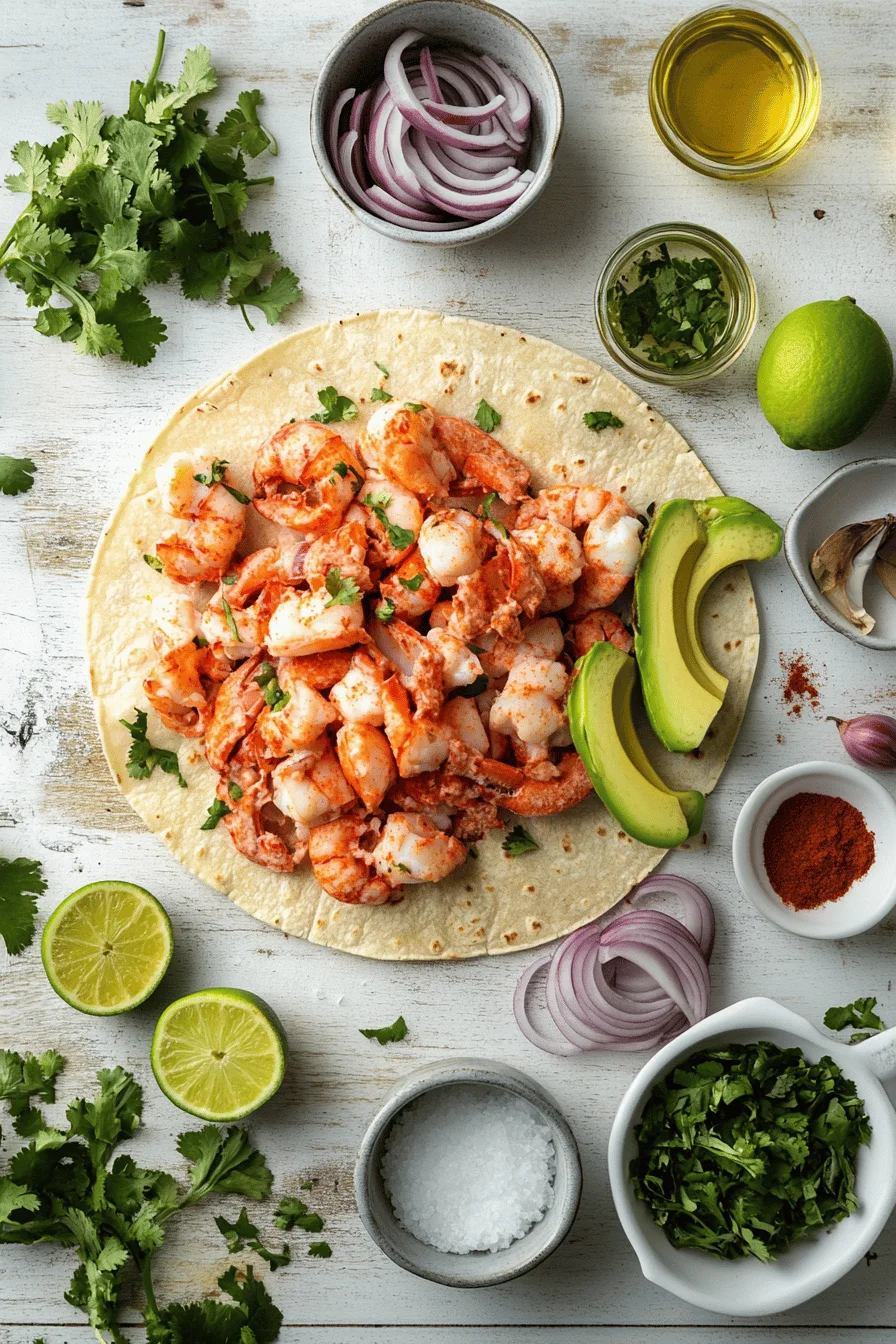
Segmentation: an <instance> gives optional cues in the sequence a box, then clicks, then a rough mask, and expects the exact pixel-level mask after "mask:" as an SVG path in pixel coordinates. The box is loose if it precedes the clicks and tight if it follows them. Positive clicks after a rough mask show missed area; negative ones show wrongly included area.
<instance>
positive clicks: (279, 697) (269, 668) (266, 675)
mask: <svg viewBox="0 0 896 1344" xmlns="http://www.w3.org/2000/svg"><path fill="white" fill-rule="evenodd" d="M255 682H256V685H258V686H260V687H261V688H262V690H263V691H264V702H265V704H266V705H267V706H268V707H269V708H270V710H271V712H272V713H273V714H278V713H279V712H280V710H281V709H285V708H286V706H287V705H288V704H289V702H290V700H291V699H292V696H291V694H290V692H289V691H284V690H281V687H280V683H279V681H278V680H277V673H276V671H275V670H274V665H273V663H268V662H264V663H262V665H261V667H260V668H259V672H258V676H257V677H256V678H255ZM242 796H243V795H242V790H241V791H240V797H241V798H242ZM231 797H233V795H232V794H231Z"/></svg>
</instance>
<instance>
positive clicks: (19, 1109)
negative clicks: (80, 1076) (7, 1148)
mask: <svg viewBox="0 0 896 1344" xmlns="http://www.w3.org/2000/svg"><path fill="white" fill-rule="evenodd" d="M64 1067H65V1060H64V1059H63V1058H62V1055H59V1054H57V1053H56V1051H55V1050H45V1051H44V1053H43V1054H42V1055H39V1056H38V1055H32V1054H27V1055H20V1054H17V1053H16V1051H14V1050H0V1100H2V1101H5V1102H6V1104H7V1105H8V1107H9V1113H10V1115H11V1116H12V1117H13V1127H14V1129H15V1131H16V1133H17V1134H23V1135H28V1136H32V1135H34V1134H36V1133H37V1132H38V1131H40V1130H42V1129H43V1127H44V1122H43V1116H42V1115H41V1112H40V1111H39V1110H38V1109H37V1108H36V1107H35V1106H34V1105H33V1104H32V1103H33V1101H34V1098H35V1097H36V1098H37V1099H38V1100H39V1101H44V1102H52V1101H55V1100H56V1077H57V1074H59V1073H61V1072H62V1070H63V1068H64ZM2 1221H3V1220H2V1219H0V1222H2Z"/></svg>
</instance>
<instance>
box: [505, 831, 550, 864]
mask: <svg viewBox="0 0 896 1344" xmlns="http://www.w3.org/2000/svg"><path fill="white" fill-rule="evenodd" d="M501 848H502V849H503V851H504V853H505V854H509V855H510V857H511V858H512V859H516V858H519V856H520V855H521V854H531V852H532V850H534V849H540V848H541V846H540V845H539V844H538V842H537V841H535V840H533V839H532V836H531V835H530V834H529V832H528V831H527V830H525V829H524V828H523V827H522V826H514V828H513V830H512V831H509V832H508V834H507V835H505V837H504V839H503V841H502V842H501Z"/></svg>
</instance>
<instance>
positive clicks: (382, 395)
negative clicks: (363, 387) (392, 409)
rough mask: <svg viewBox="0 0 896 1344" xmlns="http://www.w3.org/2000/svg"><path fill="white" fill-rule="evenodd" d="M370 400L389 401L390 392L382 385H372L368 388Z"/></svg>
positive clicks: (390, 397)
mask: <svg viewBox="0 0 896 1344" xmlns="http://www.w3.org/2000/svg"><path fill="white" fill-rule="evenodd" d="M370 400H371V401H391V400H392V393H391V392H387V391H386V389H385V388H384V387H372V388H371V389H370Z"/></svg>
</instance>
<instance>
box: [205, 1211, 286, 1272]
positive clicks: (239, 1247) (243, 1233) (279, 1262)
mask: <svg viewBox="0 0 896 1344" xmlns="http://www.w3.org/2000/svg"><path fill="white" fill-rule="evenodd" d="M215 1226H216V1227H217V1229H218V1231H219V1232H220V1233H221V1236H222V1237H223V1238H224V1240H225V1241H226V1242H227V1250H228V1251H229V1252H230V1254H231V1255H238V1254H239V1252H240V1251H243V1250H245V1248H246V1247H247V1246H248V1247H249V1250H250V1251H254V1252H255V1254H256V1255H260V1256H261V1258H262V1260H265V1261H266V1262H267V1263H268V1264H269V1265H270V1267H271V1269H281V1268H282V1267H283V1265H288V1264H289V1262H290V1260H291V1259H292V1252H291V1251H290V1249H289V1246H288V1245H287V1243H286V1242H284V1243H283V1250H282V1251H272V1250H270V1249H269V1248H268V1247H267V1246H265V1244H264V1243H263V1241H262V1240H261V1233H260V1232H259V1230H258V1228H257V1227H256V1226H255V1224H254V1223H253V1222H252V1220H251V1219H250V1217H249V1215H248V1213H247V1212H246V1208H245V1205H244V1206H243V1208H242V1209H240V1213H239V1217H238V1218H237V1220H236V1222H235V1223H231V1222H230V1221H229V1220H228V1219H227V1218H225V1217H224V1215H223V1214H221V1215H220V1217H218V1218H216V1219H215Z"/></svg>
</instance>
